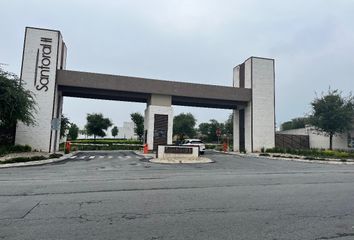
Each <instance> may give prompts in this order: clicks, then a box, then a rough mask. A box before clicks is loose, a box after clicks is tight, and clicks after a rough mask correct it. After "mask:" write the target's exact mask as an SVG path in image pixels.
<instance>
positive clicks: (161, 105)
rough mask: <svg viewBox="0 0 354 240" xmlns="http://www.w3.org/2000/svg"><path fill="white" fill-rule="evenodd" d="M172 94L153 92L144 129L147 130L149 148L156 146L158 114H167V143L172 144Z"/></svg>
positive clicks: (146, 138)
mask: <svg viewBox="0 0 354 240" xmlns="http://www.w3.org/2000/svg"><path fill="white" fill-rule="evenodd" d="M171 103H172V100H171V96H166V95H159V94H152V95H151V97H150V99H149V101H148V103H147V106H146V109H145V118H144V130H145V134H144V136H145V143H147V144H148V148H149V150H153V148H154V134H159V133H158V132H156V131H155V118H156V115H167V119H168V120H167V122H168V124H167V133H163V134H166V136H167V142H166V144H172V136H173V133H172V131H173V110H172V107H171Z"/></svg>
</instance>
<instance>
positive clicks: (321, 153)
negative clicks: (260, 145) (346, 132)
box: [266, 147, 354, 159]
mask: <svg viewBox="0 0 354 240" xmlns="http://www.w3.org/2000/svg"><path fill="white" fill-rule="evenodd" d="M266 152H267V153H288V154H294V155H301V156H305V157H309V159H310V158H311V159H313V158H314V157H317V158H340V159H346V158H354V152H353V151H339V150H324V149H282V148H277V147H275V148H269V149H266Z"/></svg>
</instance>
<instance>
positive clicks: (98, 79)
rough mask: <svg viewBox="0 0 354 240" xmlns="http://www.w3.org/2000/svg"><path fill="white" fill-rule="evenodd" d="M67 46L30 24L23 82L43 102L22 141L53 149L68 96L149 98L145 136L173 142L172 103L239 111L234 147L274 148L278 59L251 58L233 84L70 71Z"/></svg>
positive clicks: (152, 141) (21, 129) (21, 131)
mask: <svg viewBox="0 0 354 240" xmlns="http://www.w3.org/2000/svg"><path fill="white" fill-rule="evenodd" d="M66 56H67V48H66V45H65V43H64V41H63V37H62V35H61V33H60V32H59V31H57V30H50V29H40V28H32V27H27V28H26V30H25V39H24V49H23V57H22V67H21V76H20V77H21V81H22V82H23V83H26V84H25V85H24V87H25V88H26V89H28V90H30V91H32V92H33V93H34V94H35V96H36V101H37V103H38V112H37V114H36V117H37V125H36V126H26V125H24V124H22V123H19V124H18V125H17V129H16V140H15V142H16V143H17V144H28V145H30V146H31V147H32V148H33V149H37V150H39V151H45V152H54V151H56V150H57V149H58V146H59V129H58V123H60V116H61V112H62V104H63V97H64V96H71V97H85V98H97V99H109V100H120V101H132V102H145V103H146V104H147V107H146V110H145V123H144V125H145V126H144V128H145V131H146V134H145V136H146V137H145V138H146V142H147V143H148V145H149V149H150V150H152V149H153V147H154V146H156V144H158V143H161V142H163V141H165V142H166V143H167V144H171V143H172V126H173V122H172V121H173V110H172V107H171V106H172V105H183V106H197V107H198V106H199V107H210V108H224V109H233V110H234V149H235V150H236V151H239V150H246V151H247V152H253V151H260V150H261V148H262V147H265V148H270V147H274V142H275V140H274V137H275V115H274V114H275V111H274V60H273V59H267V58H259V57H251V58H249V59H247V60H246V61H245V62H244V63H242V64H240V65H238V66H236V67H235V68H234V79H233V86H230V87H228V86H216V85H205V84H192V83H184V82H173V81H162V80H156V79H147V78H137V77H128V76H119V75H108V74H97V73H89V72H78V71H68V70H66Z"/></svg>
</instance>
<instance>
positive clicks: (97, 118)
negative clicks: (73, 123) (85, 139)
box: [85, 113, 112, 140]
mask: <svg viewBox="0 0 354 240" xmlns="http://www.w3.org/2000/svg"><path fill="white" fill-rule="evenodd" d="M86 120H87V124H86V126H85V128H86V130H87V135H93V138H94V139H95V140H96V136H99V137H104V136H106V133H105V131H104V130H107V129H108V128H109V127H110V126H112V122H111V120H109V118H104V117H103V115H102V113H92V114H87V117H86Z"/></svg>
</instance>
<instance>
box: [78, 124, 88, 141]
mask: <svg viewBox="0 0 354 240" xmlns="http://www.w3.org/2000/svg"><path fill="white" fill-rule="evenodd" d="M79 134H81V135H84V136H85V138H87V129H86V126H85V127H84V128H83V129H80V130H79Z"/></svg>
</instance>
